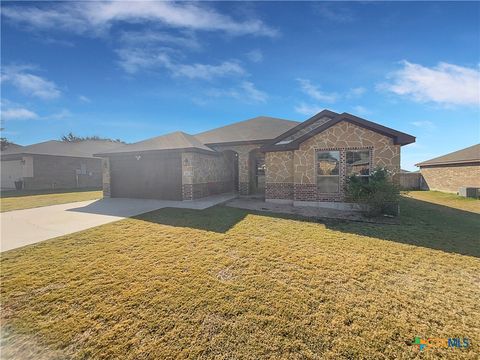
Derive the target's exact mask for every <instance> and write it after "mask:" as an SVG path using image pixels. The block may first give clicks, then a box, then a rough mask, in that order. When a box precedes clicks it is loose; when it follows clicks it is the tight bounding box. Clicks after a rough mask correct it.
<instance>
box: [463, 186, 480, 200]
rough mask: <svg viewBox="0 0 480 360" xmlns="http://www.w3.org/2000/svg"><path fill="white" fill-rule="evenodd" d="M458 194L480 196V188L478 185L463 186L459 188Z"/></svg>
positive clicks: (472, 196) (470, 196) (476, 197)
mask: <svg viewBox="0 0 480 360" xmlns="http://www.w3.org/2000/svg"><path fill="white" fill-rule="evenodd" d="M458 195H460V196H463V197H469V198H475V199H478V198H480V188H476V187H461V188H460V189H459V190H458Z"/></svg>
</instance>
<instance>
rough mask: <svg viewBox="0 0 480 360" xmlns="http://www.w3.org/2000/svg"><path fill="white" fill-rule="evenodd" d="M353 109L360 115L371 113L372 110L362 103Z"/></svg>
mask: <svg viewBox="0 0 480 360" xmlns="http://www.w3.org/2000/svg"><path fill="white" fill-rule="evenodd" d="M353 111H354V112H355V113H356V114H358V115H369V114H371V111H370V110H368V109H367V108H366V107H364V106H362V105H357V106H354V107H353Z"/></svg>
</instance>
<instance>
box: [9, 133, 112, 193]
mask: <svg viewBox="0 0 480 360" xmlns="http://www.w3.org/2000/svg"><path fill="white" fill-rule="evenodd" d="M119 145H121V144H119V143H117V142H112V141H104V140H87V141H79V142H64V141H56V140H51V141H46V142H41V143H38V144H32V145H28V146H13V147H11V146H9V147H7V148H6V149H5V150H4V151H2V152H1V187H2V189H15V181H19V180H21V181H22V182H23V188H24V189H31V190H43V189H71V188H87V187H88V188H89V187H101V186H102V160H101V159H99V158H96V157H94V156H93V154H94V153H97V152H101V151H108V150H113V149H115V148H117V147H119Z"/></svg>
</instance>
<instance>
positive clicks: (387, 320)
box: [1, 198, 480, 359]
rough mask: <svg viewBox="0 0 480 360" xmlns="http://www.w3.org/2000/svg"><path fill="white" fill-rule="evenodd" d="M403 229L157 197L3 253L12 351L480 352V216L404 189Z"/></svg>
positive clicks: (212, 354) (170, 354) (57, 354)
mask: <svg viewBox="0 0 480 360" xmlns="http://www.w3.org/2000/svg"><path fill="white" fill-rule="evenodd" d="M401 209H402V210H401V223H400V224H399V225H378V224H367V223H359V222H343V221H329V222H318V221H313V220H308V219H302V218H298V217H295V216H281V215H276V214H269V213H255V212H250V211H246V210H240V209H234V208H228V207H220V206H219V207H214V208H211V209H207V210H203V211H196V210H185V209H162V210H159V211H155V212H151V213H147V214H144V215H141V216H138V217H136V218H132V219H126V220H122V221H119V222H116V223H111V224H107V225H103V226H99V227H96V228H93V229H90V230H87V231H82V232H79V233H75V234H71V235H67V236H63V237H60V238H57V239H54V240H50V241H45V242H42V243H39V244H35V245H32V246H27V247H24V248H20V249H17V250H12V251H8V252H6V253H4V254H3V256H2V260H1V268H2V274H1V280H2V281H1V292H2V300H1V302H2V328H3V334H2V337H3V344H2V345H3V353H4V355H5V354H6V355H10V356H18V357H19V358H22V356H23V358H25V354H28V357H30V358H37V359H41V358H42V357H43V358H46V357H48V358H59V359H60V358H73V359H86V358H95V359H100V358H105V359H107V358H111V359H113V358H122V359H168V358H219V359H220V358H221V359H223V358H232V359H247V358H248V359H261V358H269V359H270V358H274V359H305V358H313V359H315V358H317V359H373V358H405V359H407V358H415V357H417V356H418V357H420V356H419V353H418V350H417V349H416V348H415V347H414V346H412V345H411V341H412V340H413V338H414V337H415V336H420V337H422V338H448V337H468V338H469V339H470V341H471V344H472V347H471V348H469V349H463V350H461V349H456V350H451V349H448V350H441V349H437V350H435V349H431V350H428V354H422V355H425V356H427V357H428V356H431V357H432V358H445V359H446V358H451V357H452V356H454V357H455V358H465V359H471V358H475V356H476V354H478V352H479V351H480V348H479V342H480V336H479V334H480V332H479V331H478V330H479V328H478V324H480V313H479V312H478V299H479V297H480V291H479V286H478V284H479V280H480V279H479V269H480V259H479V256H480V254H479V238H478V234H479V233H480V221H479V220H480V216H479V215H477V214H474V213H472V212H467V211H463V210H459V209H455V208H452V207H447V206H445V205H437V204H432V203H427V202H425V201H420V200H416V199H413V198H404V199H402V203H401Z"/></svg>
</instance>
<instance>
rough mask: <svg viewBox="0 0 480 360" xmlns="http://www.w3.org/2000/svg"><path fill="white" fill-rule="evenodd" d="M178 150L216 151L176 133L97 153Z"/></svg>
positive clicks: (180, 133) (178, 132) (191, 138)
mask: <svg viewBox="0 0 480 360" xmlns="http://www.w3.org/2000/svg"><path fill="white" fill-rule="evenodd" d="M177 149H199V150H204V151H211V152H213V151H214V150H212V149H210V148H209V147H208V146H205V145H204V144H202V143H201V142H200V141H199V140H198V139H196V138H195V137H194V136H192V135H189V134H186V133H184V132H181V131H176V132H173V133H170V134H166V135H161V136H157V137H154V138H151V139H147V140H143V141H139V142H136V143H133V144H127V145H123V146H121V147H119V148H116V149H114V150H112V151H105V152H97V154H98V155H101V154H116V153H130V152H141V151H151V150H177Z"/></svg>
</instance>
